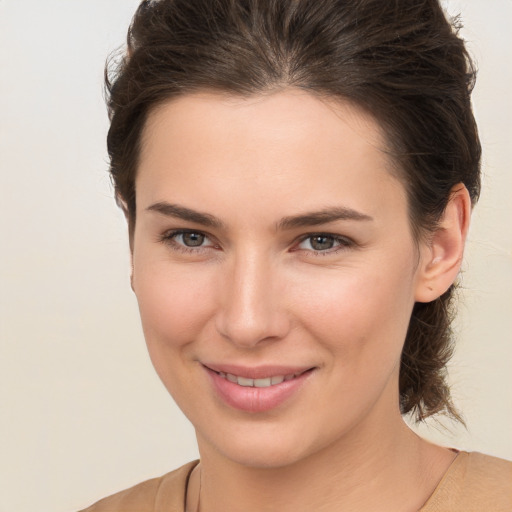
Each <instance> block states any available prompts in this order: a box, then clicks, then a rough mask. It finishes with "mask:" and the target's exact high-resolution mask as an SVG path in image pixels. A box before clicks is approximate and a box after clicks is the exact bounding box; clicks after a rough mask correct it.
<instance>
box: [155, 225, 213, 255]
mask: <svg viewBox="0 0 512 512" xmlns="http://www.w3.org/2000/svg"><path fill="white" fill-rule="evenodd" d="M160 241H161V242H163V243H165V244H167V245H169V246H170V247H171V249H173V250H175V251H182V252H199V251H202V250H206V249H207V248H212V247H213V248H216V247H217V246H216V245H215V244H214V243H213V242H212V241H211V240H210V238H209V237H208V236H207V235H206V234H205V233H202V232H201V231H193V230H184V229H180V230H174V231H168V232H167V233H164V235H163V236H161V237H160Z"/></svg>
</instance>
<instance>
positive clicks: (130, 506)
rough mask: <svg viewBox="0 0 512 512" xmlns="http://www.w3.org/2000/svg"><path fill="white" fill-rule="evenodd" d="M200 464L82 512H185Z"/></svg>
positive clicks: (121, 493)
mask: <svg viewBox="0 0 512 512" xmlns="http://www.w3.org/2000/svg"><path fill="white" fill-rule="evenodd" d="M196 464H197V461H194V462H190V463H188V464H185V465H184V466H182V467H181V468H179V469H176V470H174V471H171V472H170V473H167V474H166V475H164V476H161V477H159V478H152V479H151V480H146V481H145V482H142V483H140V484H137V485H135V486H133V487H130V488H129V489H126V490H124V491H121V492H118V493H116V494H113V495H112V496H108V497H107V498H104V499H102V500H100V501H98V502H97V503H95V504H94V505H92V506H90V507H88V508H86V509H84V510H82V511H81V512H160V511H161V510H165V511H166V512H183V507H184V503H185V492H186V488H187V482H188V478H189V476H190V473H191V472H192V469H194V467H195V466H196Z"/></svg>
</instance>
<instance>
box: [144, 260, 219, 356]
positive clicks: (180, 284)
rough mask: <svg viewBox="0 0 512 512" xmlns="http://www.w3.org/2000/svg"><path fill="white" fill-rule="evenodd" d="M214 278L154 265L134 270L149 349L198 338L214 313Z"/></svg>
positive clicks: (178, 345) (169, 347)
mask: <svg viewBox="0 0 512 512" xmlns="http://www.w3.org/2000/svg"><path fill="white" fill-rule="evenodd" d="M212 287H213V283H212V282H211V279H207V278H206V276H201V272H200V271H196V270H195V271H194V272H193V273H190V272H187V271H186V270H185V271H184V270H178V269H173V268H172V267H171V266H170V265H165V264H163V265H155V264H153V265H151V266H147V267H146V268H141V269H137V268H135V272H134V289H135V293H136V295H137V300H138V303H139V309H140V314H141V320H142V325H143V329H144V334H145V337H146V341H147V344H148V348H149V349H150V352H154V351H161V350H176V349H180V348H183V347H185V346H186V345H188V344H189V343H191V342H193V341H194V339H197V337H198V336H199V334H200V332H201V330H202V329H203V327H204V325H205V324H206V323H207V322H208V319H209V318H210V317H211V314H212V303H213V301H212V298H213V297H212Z"/></svg>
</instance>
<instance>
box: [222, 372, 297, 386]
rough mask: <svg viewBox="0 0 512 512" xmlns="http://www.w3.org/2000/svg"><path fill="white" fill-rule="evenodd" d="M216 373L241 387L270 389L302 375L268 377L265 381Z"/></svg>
mask: <svg viewBox="0 0 512 512" xmlns="http://www.w3.org/2000/svg"><path fill="white" fill-rule="evenodd" d="M216 373H217V375H219V376H220V377H222V378H223V379H226V380H229V382H233V383H236V384H238V385H239V386H244V387H253V388H268V387H270V386H275V385H277V384H281V383H282V382H285V381H289V380H292V379H294V378H295V377H298V376H299V375H300V373H299V374H295V373H291V374H289V375H275V376H272V377H266V378H263V379H250V378H248V377H240V376H238V375H233V374H232V373H224V372H216Z"/></svg>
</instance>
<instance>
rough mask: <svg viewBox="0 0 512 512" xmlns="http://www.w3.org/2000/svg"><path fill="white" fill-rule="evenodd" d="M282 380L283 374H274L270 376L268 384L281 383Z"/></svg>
mask: <svg viewBox="0 0 512 512" xmlns="http://www.w3.org/2000/svg"><path fill="white" fill-rule="evenodd" d="M283 381H284V375H276V376H275V377H272V379H271V380H270V384H271V385H272V386H273V385H274V384H281V382H283Z"/></svg>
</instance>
